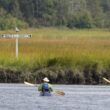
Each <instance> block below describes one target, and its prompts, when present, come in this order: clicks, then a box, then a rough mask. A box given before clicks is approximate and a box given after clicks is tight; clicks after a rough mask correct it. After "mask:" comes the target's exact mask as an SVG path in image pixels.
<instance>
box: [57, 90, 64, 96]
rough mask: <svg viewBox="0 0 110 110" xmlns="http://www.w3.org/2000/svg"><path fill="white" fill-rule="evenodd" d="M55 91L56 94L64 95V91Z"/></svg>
mask: <svg viewBox="0 0 110 110" xmlns="http://www.w3.org/2000/svg"><path fill="white" fill-rule="evenodd" d="M55 93H56V94H57V95H61V96H64V95H65V93H64V92H62V91H55Z"/></svg>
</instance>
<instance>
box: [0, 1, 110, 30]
mask: <svg viewBox="0 0 110 110" xmlns="http://www.w3.org/2000/svg"><path fill="white" fill-rule="evenodd" d="M15 26H18V27H23V28H24V27H28V26H31V27H39V26H66V27H69V28H94V27H98V28H108V27H110V0H0V29H2V30H3V29H10V28H14V27H15Z"/></svg>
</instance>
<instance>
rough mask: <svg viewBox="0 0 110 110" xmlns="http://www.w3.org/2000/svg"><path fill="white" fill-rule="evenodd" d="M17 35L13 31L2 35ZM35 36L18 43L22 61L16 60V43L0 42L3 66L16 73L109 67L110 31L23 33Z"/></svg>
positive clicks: (62, 30)
mask: <svg viewBox="0 0 110 110" xmlns="http://www.w3.org/2000/svg"><path fill="white" fill-rule="evenodd" d="M9 33H10V34H14V33H15V32H14V31H13V30H7V31H1V32H0V34H9ZM26 33H27V34H32V38H30V39H23V38H22V39H19V59H18V60H17V59H16V58H15V39H0V65H1V66H3V67H11V68H17V69H23V70H24V69H27V68H28V69H31V68H34V67H45V66H62V67H73V68H75V67H78V68H82V67H84V66H85V65H86V64H93V63H98V64H99V65H101V66H103V67H106V66H107V65H109V64H110V31H109V30H107V29H91V30H87V29H86V30H85V29H84V30H76V29H73V30H70V29H67V28H38V29H37V28H36V29H26V30H21V32H20V33H19V34H26Z"/></svg>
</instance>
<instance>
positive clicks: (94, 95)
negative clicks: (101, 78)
mask: <svg viewBox="0 0 110 110" xmlns="http://www.w3.org/2000/svg"><path fill="white" fill-rule="evenodd" d="M54 89H55V90H61V91H64V92H65V94H66V95H65V96H57V95H56V94H55V93H53V96H52V97H46V96H45V97H41V96H39V92H38V91H37V87H29V86H26V85H24V84H0V110H110V86H82V85H80V86H77V85H55V86H54Z"/></svg>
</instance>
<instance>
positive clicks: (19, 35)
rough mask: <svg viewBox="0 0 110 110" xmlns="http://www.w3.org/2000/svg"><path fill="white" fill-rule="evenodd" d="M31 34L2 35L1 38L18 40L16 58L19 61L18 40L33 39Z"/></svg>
mask: <svg viewBox="0 0 110 110" xmlns="http://www.w3.org/2000/svg"><path fill="white" fill-rule="evenodd" d="M31 37H32V35H31V34H2V35H0V38H7V39H9V38H16V58H17V59H18V50H19V49H18V39H19V38H31Z"/></svg>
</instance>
